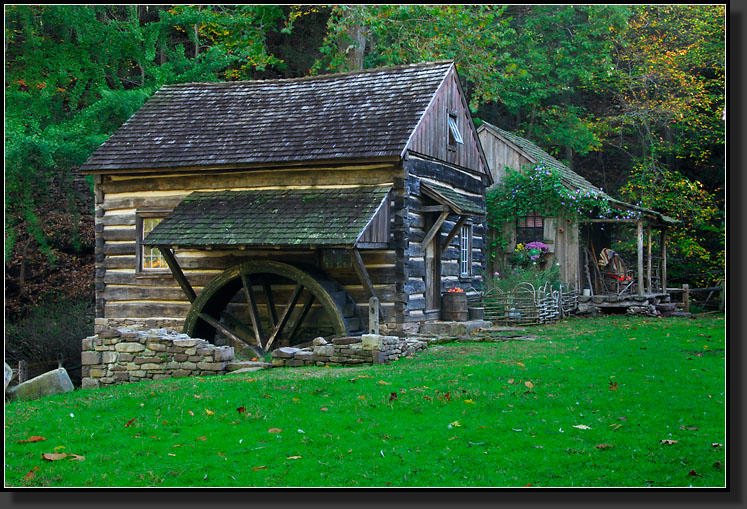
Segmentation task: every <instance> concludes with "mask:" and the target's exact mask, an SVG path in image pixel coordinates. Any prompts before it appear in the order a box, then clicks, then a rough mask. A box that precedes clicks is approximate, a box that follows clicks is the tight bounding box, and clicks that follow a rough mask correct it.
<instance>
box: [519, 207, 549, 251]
mask: <svg viewBox="0 0 747 509" xmlns="http://www.w3.org/2000/svg"><path fill="white" fill-rule="evenodd" d="M544 234H545V226H544V222H543V220H542V216H541V215H540V214H539V213H538V212H530V213H528V214H527V215H526V217H523V218H521V219H519V220H518V221H517V222H516V243H517V244H526V243H527V242H542V241H543V240H544Z"/></svg>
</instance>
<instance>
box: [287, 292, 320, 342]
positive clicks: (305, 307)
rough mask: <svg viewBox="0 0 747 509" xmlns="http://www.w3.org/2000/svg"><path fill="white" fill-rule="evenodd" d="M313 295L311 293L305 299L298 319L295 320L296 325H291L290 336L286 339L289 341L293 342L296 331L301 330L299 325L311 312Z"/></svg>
mask: <svg viewBox="0 0 747 509" xmlns="http://www.w3.org/2000/svg"><path fill="white" fill-rule="evenodd" d="M314 299H315V297H314V294H313V293H311V294H309V296H308V297H307V298H306V302H304V304H303V309H302V310H301V316H299V317H298V320H296V323H295V324H293V328H292V329H291V332H290V334H289V335H288V339H290V341H293V339H294V338H295V337H296V334H297V333H298V330H299V329H300V328H301V324H302V323H303V321H304V320H305V319H306V316H307V315H308V314H309V311H311V306H312V304H314Z"/></svg>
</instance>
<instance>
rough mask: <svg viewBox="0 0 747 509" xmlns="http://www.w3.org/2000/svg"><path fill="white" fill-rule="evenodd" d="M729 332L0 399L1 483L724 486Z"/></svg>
mask: <svg viewBox="0 0 747 509" xmlns="http://www.w3.org/2000/svg"><path fill="white" fill-rule="evenodd" d="M724 331H725V328H724V320H723V317H722V316H710V317H700V318H697V319H683V318H672V319H642V318H628V317H618V318H604V319H575V320H569V321H566V322H563V323H559V324H556V325H552V326H545V327H534V328H529V329H528V332H529V333H530V334H533V335H536V336H538V339H537V340H536V341H502V342H483V343H451V344H445V345H440V346H436V347H432V348H429V349H428V350H427V351H426V352H423V353H420V354H418V355H416V356H415V357H413V358H405V359H400V360H399V361H397V362H395V363H392V364H390V365H382V366H365V367H360V368H288V369H275V370H269V371H263V372H258V373H251V374H246V375H228V376H223V377H206V378H184V379H176V380H166V381H161V382H153V383H137V384H130V385H125V386H119V387H114V388H105V389H99V390H76V391H75V392H73V393H70V394H66V395H60V396H53V397H48V398H45V399H43V400H39V401H34V402H12V403H6V405H5V423H6V429H5V440H6V442H5V464H6V470H5V482H6V486H10V487H16V486H19V487H21V486H51V487H56V486H75V487H88V486H181V487H184V486H194V487H199V486H242V487H243V486H335V487H338V486H340V487H347V486H519V487H523V486H527V485H531V486H535V487H540V486H605V487H619V486H636V487H637V486H642V487H645V486H653V487H660V486H695V487H723V486H725V482H726V480H725V479H726V477H725V469H726V458H725V447H726V445H727V444H726V443H725V441H726V434H725V433H726V432H725V402H726V395H725V355H726V354H725V350H724V349H725V344H724V340H725V333H724ZM527 382H530V383H531V387H530V386H529V385H527ZM614 383H616V384H617V385H616V390H613V387H614V386H613V385H611V384H614ZM395 396H396V397H395ZM240 407H243V409H245V410H244V411H243V412H241V411H239V408H240ZM133 419H134V420H133ZM128 422H129V423H130V424H129V425H127V424H128ZM580 425H584V426H588V429H582V428H577V427H575V426H580ZM271 428H277V429H280V430H282V431H280V432H270V430H271ZM272 431H276V430H272ZM34 435H36V436H42V437H45V438H46V440H45V441H39V442H27V443H18V442H19V441H21V440H25V439H28V438H29V437H31V436H34ZM662 440H672V441H676V443H671V444H666V443H662ZM603 444H606V445H603ZM713 444H717V445H716V446H714V445H713ZM718 444H722V445H718ZM597 446H602V447H597ZM52 452H67V453H72V454H76V455H81V456H84V457H85V460H84V461H74V460H72V459H69V458H68V459H64V460H60V461H46V460H43V459H42V456H41V455H42V454H43V453H52ZM34 468H37V470H33V469H34ZM29 472H32V474H30V475H29V476H28V477H29V478H28V479H25V477H26V476H27V474H28V473H29ZM693 474H697V475H693Z"/></svg>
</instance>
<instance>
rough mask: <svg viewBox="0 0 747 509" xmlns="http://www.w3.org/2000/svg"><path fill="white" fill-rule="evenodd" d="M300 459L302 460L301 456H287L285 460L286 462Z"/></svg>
mask: <svg viewBox="0 0 747 509" xmlns="http://www.w3.org/2000/svg"><path fill="white" fill-rule="evenodd" d="M301 458H302V456H288V457H287V458H285V459H287V460H300V459H301Z"/></svg>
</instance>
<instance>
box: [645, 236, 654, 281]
mask: <svg viewBox="0 0 747 509" xmlns="http://www.w3.org/2000/svg"><path fill="white" fill-rule="evenodd" d="M646 236H647V237H648V246H647V249H646V288H648V293H653V288H652V286H651V249H652V247H653V240H652V239H651V225H650V224H648V225H646Z"/></svg>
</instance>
